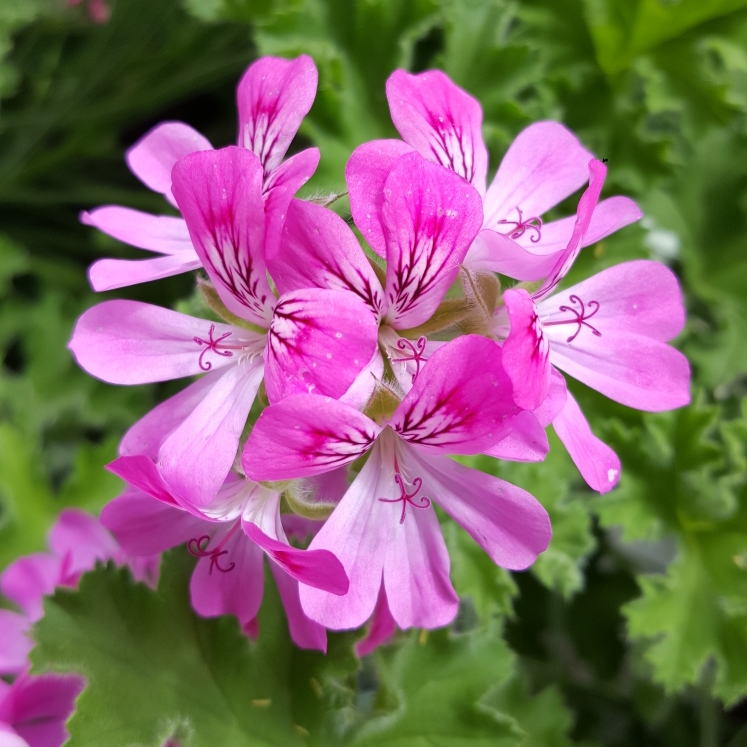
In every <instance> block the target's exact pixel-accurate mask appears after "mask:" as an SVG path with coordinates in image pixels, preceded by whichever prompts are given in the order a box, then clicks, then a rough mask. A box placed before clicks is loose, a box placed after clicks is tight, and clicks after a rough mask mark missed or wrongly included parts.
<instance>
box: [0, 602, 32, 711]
mask: <svg viewBox="0 0 747 747" xmlns="http://www.w3.org/2000/svg"><path fill="white" fill-rule="evenodd" d="M30 628H31V621H30V620H29V619H28V618H27V617H26V616H25V615H19V614H18V613H17V612H11V611H10V610H3V609H0V675H2V676H5V675H9V674H11V675H16V674H20V673H21V672H22V671H24V670H25V669H26V668H27V667H28V665H29V662H28V656H29V651H31V649H32V648H33V647H34V642H33V641H32V640H31V637H30V636H29V635H28V633H29V631H30ZM0 699H2V695H0Z"/></svg>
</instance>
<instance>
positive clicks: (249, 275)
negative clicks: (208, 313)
mask: <svg viewBox="0 0 747 747" xmlns="http://www.w3.org/2000/svg"><path fill="white" fill-rule="evenodd" d="M172 179H173V190H174V196H175V197H176V200H177V202H178V204H179V209H180V210H181V211H182V214H183V215H184V219H185V221H186V222H187V228H188V229H189V235H190V237H191V239H192V244H193V246H194V248H195V250H196V251H197V254H198V256H199V257H200V259H201V260H202V264H203V266H204V267H205V270H206V271H207V273H208V275H209V276H210V279H211V280H212V281H213V283H214V284H215V288H216V290H217V291H218V295H219V296H220V297H221V300H222V301H223V303H224V304H225V305H226V307H227V308H228V309H229V310H230V311H232V312H233V313H234V314H236V315H237V316H240V317H241V318H242V319H247V320H249V321H250V322H253V323H255V324H259V325H260V326H263V327H265V328H267V326H269V322H270V318H271V316H272V308H273V306H274V305H275V297H274V296H273V294H272V290H271V289H270V286H269V284H268V282H267V272H266V270H265V261H264V251H265V215H264V202H263V199H262V166H261V164H260V163H259V160H258V159H257V156H255V155H254V154H253V153H251V152H250V151H248V150H244V149H242V148H235V147H233V146H231V147H228V148H222V149H221V150H217V151H210V152H205V153H193V154H191V155H189V156H187V157H186V158H183V159H182V160H181V161H179V162H178V163H177V164H176V166H174V171H173V174H172Z"/></svg>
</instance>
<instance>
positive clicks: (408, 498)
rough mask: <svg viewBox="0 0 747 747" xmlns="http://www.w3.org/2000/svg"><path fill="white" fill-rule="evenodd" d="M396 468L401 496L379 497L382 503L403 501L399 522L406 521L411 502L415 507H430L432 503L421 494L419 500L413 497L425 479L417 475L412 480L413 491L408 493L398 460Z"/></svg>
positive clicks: (395, 479)
mask: <svg viewBox="0 0 747 747" xmlns="http://www.w3.org/2000/svg"><path fill="white" fill-rule="evenodd" d="M394 469H395V470H396V473H395V475H394V481H395V482H396V483H397V485H398V486H399V498H379V500H380V501H381V502H382V503H399V502H400V501H402V515H401V516H400V517H399V523H400V524H404V523H405V512H406V511H407V504H408V503H409V504H410V505H411V506H412V507H413V508H428V507H429V506H430V505H431V499H430V498H428V497H427V496H424V495H421V496H420V498H419V499H418V501H417V502H415V501H414V500H413V499H414V498H415V496H417V494H418V493H419V492H420V488H421V487H423V481H422V480H421V479H420V478H419V477H416V478H415V479H414V480H413V481H412V488H413V489H412V493H408V492H407V489H406V488H405V481H404V480H403V479H402V475H401V474H400V472H399V465H398V464H397V460H396V459H395V461H394Z"/></svg>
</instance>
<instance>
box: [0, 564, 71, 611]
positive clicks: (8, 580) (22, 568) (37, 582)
mask: <svg viewBox="0 0 747 747" xmlns="http://www.w3.org/2000/svg"><path fill="white" fill-rule="evenodd" d="M64 565H65V561H64V559H63V558H61V557H59V556H57V555H51V554H50V553H46V552H37V553H33V554H31V555H24V556H23V557H20V558H18V559H17V560H14V561H13V562H12V563H11V564H10V565H9V566H8V567H7V568H6V569H5V570H4V571H3V572H2V574H1V575H0V591H1V592H2V593H3V596H5V597H7V598H8V599H10V600H11V601H12V602H15V603H16V604H17V605H18V606H19V607H20V608H21V609H22V610H23V611H24V613H25V614H26V616H27V617H28V618H29V619H30V620H31V622H36V621H37V620H39V619H40V618H41V617H42V616H43V615H44V607H43V606H42V598H43V597H44V595H45V594H52V593H54V590H55V587H56V586H57V585H58V584H61V583H62V582H63V576H64Z"/></svg>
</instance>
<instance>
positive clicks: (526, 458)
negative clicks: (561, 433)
mask: <svg viewBox="0 0 747 747" xmlns="http://www.w3.org/2000/svg"><path fill="white" fill-rule="evenodd" d="M549 451H550V442H549V441H548V440H547V434H546V433H545V429H544V428H543V427H542V426H541V425H540V422H539V420H537V418H536V416H535V415H534V413H532V412H530V411H529V410H522V411H521V412H520V413H518V414H517V415H514V416H513V417H512V418H511V433H509V434H508V436H506V438H504V439H502V440H501V441H499V442H498V443H497V444H495V446H491V447H490V448H489V449H487V450H486V451H485V452H484V453H485V454H487V455H488V456H492V457H495V458H496V459H508V460H509V461H512V462H541V461H542V460H543V459H544V458H545V457H546V456H547V454H548V452H549Z"/></svg>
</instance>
